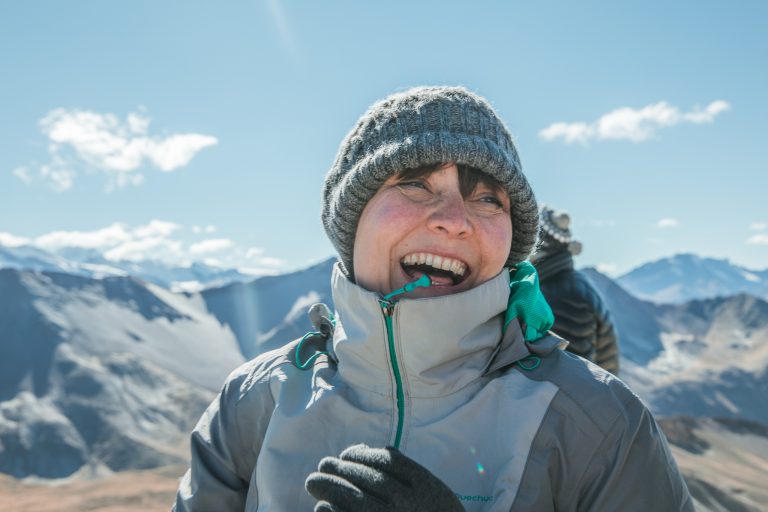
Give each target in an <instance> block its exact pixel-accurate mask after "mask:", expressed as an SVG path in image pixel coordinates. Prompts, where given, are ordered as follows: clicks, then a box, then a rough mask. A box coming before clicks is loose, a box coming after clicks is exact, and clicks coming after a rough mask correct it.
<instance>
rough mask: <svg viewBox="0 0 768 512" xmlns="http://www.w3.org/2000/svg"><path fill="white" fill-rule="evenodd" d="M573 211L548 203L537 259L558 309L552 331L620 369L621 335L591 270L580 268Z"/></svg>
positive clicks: (589, 356)
mask: <svg viewBox="0 0 768 512" xmlns="http://www.w3.org/2000/svg"><path fill="white" fill-rule="evenodd" d="M570 224H571V217H570V215H568V213H567V212H565V211H556V210H553V209H552V208H549V207H547V206H546V205H542V207H541V209H540V223H539V244H538V246H537V247H536V252H535V253H534V255H533V256H531V262H532V263H533V264H534V266H535V267H536V271H537V272H538V274H539V282H540V284H541V291H542V293H543V294H544V297H546V299H547V303H548V304H549V306H550V307H551V308H552V312H553V313H554V315H555V325H554V326H553V327H552V331H553V332H554V333H556V334H557V335H559V336H562V337H563V338H565V339H566V340H567V341H568V342H569V343H568V347H567V348H566V350H568V351H569V352H573V353H574V354H577V355H579V356H581V357H583V358H585V359H589V360H590V361H592V362H593V363H595V364H597V365H599V366H601V367H602V368H604V369H605V370H608V371H609V372H611V373H612V374H614V375H618V374H619V337H618V334H617V333H616V328H615V327H614V325H613V322H612V321H611V314H610V311H608V308H607V307H606V304H605V301H604V300H603V298H602V297H601V296H600V293H599V292H598V291H597V290H596V289H595V287H594V286H593V285H592V283H591V282H590V281H589V279H588V278H587V276H585V275H584V274H583V273H582V272H579V271H578V270H575V269H574V265H573V257H574V256H578V255H579V254H580V253H581V249H582V245H581V242H578V241H576V240H573V239H572V237H571V230H570Z"/></svg>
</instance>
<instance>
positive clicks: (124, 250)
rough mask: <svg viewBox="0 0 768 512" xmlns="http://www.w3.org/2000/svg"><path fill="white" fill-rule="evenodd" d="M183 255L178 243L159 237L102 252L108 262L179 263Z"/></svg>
mask: <svg viewBox="0 0 768 512" xmlns="http://www.w3.org/2000/svg"><path fill="white" fill-rule="evenodd" d="M183 255H184V251H183V250H182V244H181V242H180V241H178V240H169V239H167V238H162V237H159V236H155V237H150V238H142V239H138V240H131V241H129V242H125V243H123V244H120V245H118V246H117V247H114V248H112V249H109V250H108V251H106V252H104V257H105V258H106V259H108V260H110V261H144V260H160V261H165V262H179V261H180V260H181V258H182V257H183Z"/></svg>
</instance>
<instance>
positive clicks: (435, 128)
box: [322, 87, 539, 278]
mask: <svg viewBox="0 0 768 512" xmlns="http://www.w3.org/2000/svg"><path fill="white" fill-rule="evenodd" d="M448 162H452V163H455V164H465V165H468V166H471V167H474V168H477V169H479V170H481V171H483V172H485V173H486V174H488V175H489V176H491V177H493V178H494V179H496V181H498V182H499V183H500V184H501V185H502V186H503V187H504V188H505V189H506V190H507V192H508V193H509V197H510V200H511V212H510V213H511V217H512V248H511V250H510V253H509V257H508V259H507V264H508V265H513V264H515V263H517V262H519V261H522V260H525V259H526V258H527V257H528V256H529V254H530V252H531V250H532V249H533V247H534V245H535V244H536V237H537V235H538V231H539V212H538V208H537V205H536V198H535V197H534V195H533V191H532V190H531V187H530V185H529V184H528V180H527V179H526V178H525V176H524V175H523V172H522V168H521V166H520V159H519V158H518V156H517V150H516V149H515V145H514V144H513V142H512V137H511V136H510V134H509V131H507V129H506V127H505V126H504V123H503V122H502V121H501V120H500V119H499V117H498V116H497V115H496V113H495V112H494V110H493V108H491V106H490V105H489V104H488V102H487V101H486V100H485V99H483V98H481V97H480V96H478V95H476V94H473V93H471V92H469V91H467V90H466V89H464V88H463V87H416V88H413V89H410V90H407V91H405V92H401V93H397V94H393V95H391V96H389V97H388V98H386V99H384V100H382V101H379V102H377V103H375V104H374V105H372V106H371V107H370V108H369V109H368V111H367V112H366V113H365V114H364V115H363V116H362V117H361V118H360V119H359V120H358V121H357V125H356V126H355V127H354V128H353V129H352V131H351V132H349V134H348V135H347V136H346V137H345V138H344V140H343V141H342V143H341V146H340V147H339V152H338V154H337V155H336V161H335V162H334V164H333V166H332V167H331V169H330V170H329V171H328V174H327V176H326V177H325V187H324V189H323V211H322V221H323V226H324V227H325V231H326V233H327V234H328V238H330V240H331V242H332V243H333V245H334V246H335V247H336V250H337V251H338V252H339V257H340V259H341V262H342V264H343V265H344V268H345V271H346V272H347V275H348V276H349V277H351V278H354V269H353V267H352V254H353V247H354V242H355V233H356V231H357V223H358V221H359V220H360V215H361V214H362V212H363V208H365V205H366V204H367V203H368V201H369V200H370V199H371V198H372V197H373V196H374V194H376V192H377V191H378V190H379V188H380V187H381V185H382V184H383V183H384V182H385V181H386V180H387V179H388V178H389V177H391V176H393V175H394V174H396V173H398V172H400V171H402V170H405V169H413V168H417V167H421V166H424V165H429V164H436V163H448Z"/></svg>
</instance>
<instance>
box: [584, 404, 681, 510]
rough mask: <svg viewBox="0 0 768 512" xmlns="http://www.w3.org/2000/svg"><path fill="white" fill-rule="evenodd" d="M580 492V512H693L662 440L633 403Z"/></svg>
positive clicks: (607, 439)
mask: <svg viewBox="0 0 768 512" xmlns="http://www.w3.org/2000/svg"><path fill="white" fill-rule="evenodd" d="M579 488H580V489H581V491H580V496H579V502H578V506H577V510H579V511H585V512H586V511H590V512H598V511H611V510H622V511H624V512H635V511H637V512H640V511H647V510H664V511H685V512H688V511H693V510H694V508H693V500H692V498H691V496H690V493H689V492H688V487H687V486H686V484H685V481H684V480H683V477H682V475H681V474H680V472H679V470H678V468H677V464H676V462H675V459H674V458H673V456H672V453H671V452H670V450H669V446H668V445H667V440H666V438H665V437H664V434H663V433H662V432H661V431H660V429H659V427H658V425H657V424H656V421H655V420H654V419H653V416H652V415H651V413H650V412H649V411H648V409H647V408H646V407H645V406H644V405H643V403H642V402H641V401H640V400H639V399H637V398H636V397H632V398H631V399H630V400H629V401H628V403H626V404H625V410H624V413H623V414H621V415H620V416H619V417H618V419H617V420H616V421H615V422H614V423H613V425H612V427H611V429H610V430H609V431H608V432H607V433H606V436H605V438H604V439H603V441H602V443H601V444H600V445H599V446H598V448H597V450H596V451H595V452H594V455H593V457H592V460H591V461H590V463H589V465H588V466H587V469H586V471H585V472H584V475H583V477H582V480H581V484H580V485H579Z"/></svg>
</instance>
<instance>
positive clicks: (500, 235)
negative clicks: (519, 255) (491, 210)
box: [483, 218, 512, 274]
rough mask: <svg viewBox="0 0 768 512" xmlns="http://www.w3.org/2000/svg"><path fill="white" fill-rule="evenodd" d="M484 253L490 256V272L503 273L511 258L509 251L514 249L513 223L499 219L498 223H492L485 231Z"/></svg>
mask: <svg viewBox="0 0 768 512" xmlns="http://www.w3.org/2000/svg"><path fill="white" fill-rule="evenodd" d="M483 239H484V244H483V252H484V254H486V255H488V256H489V257H488V260H487V261H488V263H489V266H491V267H493V268H490V269H489V271H490V272H491V273H493V274H496V273H498V272H500V271H501V269H502V268H503V267H504V264H505V263H506V262H507V258H508V257H509V250H510V248H511V247H512V221H511V220H509V219H508V218H507V219H498V221H497V222H493V223H490V225H488V226H486V229H485V230H484V237H483Z"/></svg>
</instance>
